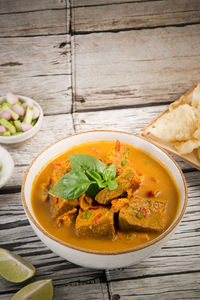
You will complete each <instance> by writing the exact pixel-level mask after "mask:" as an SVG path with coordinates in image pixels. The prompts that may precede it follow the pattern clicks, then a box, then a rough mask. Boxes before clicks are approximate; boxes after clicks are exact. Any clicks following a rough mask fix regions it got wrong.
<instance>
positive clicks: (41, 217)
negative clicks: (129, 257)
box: [31, 141, 180, 251]
mask: <svg viewBox="0 0 200 300" xmlns="http://www.w3.org/2000/svg"><path fill="white" fill-rule="evenodd" d="M114 145H115V141H95V142H88V143H84V144H81V145H78V146H74V147H72V148H71V149H69V150H67V151H66V152H65V153H63V154H61V155H59V156H57V157H55V158H54V159H53V160H51V161H50V162H49V163H48V164H47V165H45V166H44V167H43V169H42V170H41V171H40V172H39V174H38V175H37V176H36V178H35V180H34V183H33V188H32V194H31V201H32V207H33V211H34V214H35V216H36V218H37V220H38V222H39V223H40V224H41V226H42V227H43V228H44V229H45V230H46V231H47V232H49V233H50V234H51V235H53V236H55V237H56V238H58V239H60V240H62V241H64V242H66V243H68V244H70V245H72V246H78V247H80V248H85V249H89V250H96V251H119V250H125V249H130V248H134V247H136V246H138V245H142V244H144V243H146V242H147V241H149V240H152V239H154V238H155V237H157V236H159V235H160V234H161V233H158V232H148V233H142V234H137V232H134V233H133V234H132V235H130V234H129V235H124V234H121V233H119V234H117V236H116V238H115V240H106V239H99V240H98V239H83V238H80V237H79V236H77V234H76V232H75V226H74V223H73V224H71V225H70V226H64V225H63V226H60V227H58V226H57V225H56V224H55V219H53V218H52V217H51V214H50V209H49V201H46V202H44V201H42V200H41V193H42V191H41V186H42V184H44V183H45V182H47V180H48V178H49V177H51V172H52V165H51V164H52V162H54V163H55V162H64V161H66V160H67V159H69V156H70V155H72V154H77V153H79V154H88V155H92V156H95V157H97V158H98V159H102V160H103V161H105V160H106V159H107V157H108V153H110V151H111V149H112V148H113V147H114ZM121 145H123V146H124V147H125V148H126V149H128V150H129V151H130V154H129V157H128V159H127V161H128V163H127V164H128V165H129V166H130V167H133V168H134V169H135V170H136V171H137V173H138V174H139V176H141V178H142V184H141V186H140V188H139V189H138V190H137V191H136V193H137V194H138V195H140V196H142V197H145V198H147V197H148V193H149V192H150V193H151V191H157V190H158V191H159V193H158V195H157V197H158V198H159V199H160V200H163V199H164V200H166V201H167V206H166V228H167V227H169V226H170V224H171V223H172V222H173V220H174V219H175V217H176V214H177V211H178V207H179V203H180V193H179V190H178V187H177V186H176V183H175V181H174V179H173V177H172V174H170V172H169V171H168V170H167V169H166V168H165V166H164V165H163V164H162V163H161V162H160V161H158V160H157V159H156V158H154V157H152V156H151V155H149V154H148V153H146V152H145V151H143V150H140V149H138V148H135V147H133V146H131V145H128V144H125V143H121Z"/></svg>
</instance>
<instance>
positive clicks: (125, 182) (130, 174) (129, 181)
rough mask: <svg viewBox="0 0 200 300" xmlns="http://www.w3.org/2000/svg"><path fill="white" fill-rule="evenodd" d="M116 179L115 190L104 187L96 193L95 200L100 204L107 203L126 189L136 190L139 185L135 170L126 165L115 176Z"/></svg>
mask: <svg viewBox="0 0 200 300" xmlns="http://www.w3.org/2000/svg"><path fill="white" fill-rule="evenodd" d="M116 181H117V183H118V187H117V188H116V190H113V191H110V190H108V189H107V188H105V189H103V190H102V191H100V192H99V193H98V194H97V195H96V197H95V200H96V201H97V202H99V203H101V204H107V203H109V202H110V201H111V200H112V199H115V198H117V197H119V196H120V195H121V194H123V193H124V192H126V191H127V190H128V189H130V188H132V190H136V189H138V187H139V185H140V180H139V178H138V176H137V174H136V172H135V170H134V169H133V168H130V167H127V168H126V169H125V170H124V171H123V172H122V173H121V175H120V176H118V177H117V178H116Z"/></svg>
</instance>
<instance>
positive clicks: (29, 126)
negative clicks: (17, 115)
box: [21, 122, 33, 132]
mask: <svg viewBox="0 0 200 300" xmlns="http://www.w3.org/2000/svg"><path fill="white" fill-rule="evenodd" d="M21 126H22V130H23V131H24V132H25V131H28V130H30V129H31V128H32V127H33V126H32V125H30V124H27V123H25V122H22V124H21Z"/></svg>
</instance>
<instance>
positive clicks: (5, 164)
mask: <svg viewBox="0 0 200 300" xmlns="http://www.w3.org/2000/svg"><path fill="white" fill-rule="evenodd" d="M0 162H1V163H2V169H1V171H0V188H1V187H3V186H4V185H5V184H6V182H7V181H8V179H9V178H10V177H11V175H12V173H13V169H14V162H13V159H12V157H11V156H10V154H9V153H8V151H7V150H6V149H4V148H3V147H1V146H0Z"/></svg>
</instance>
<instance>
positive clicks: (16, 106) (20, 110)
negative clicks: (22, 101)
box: [11, 104, 25, 117]
mask: <svg viewBox="0 0 200 300" xmlns="http://www.w3.org/2000/svg"><path fill="white" fill-rule="evenodd" d="M11 109H12V110H13V111H14V112H16V113H17V114H18V115H20V116H21V117H23V116H24V114H25V109H24V108H23V106H22V105H19V104H13V105H12V107H11Z"/></svg>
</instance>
